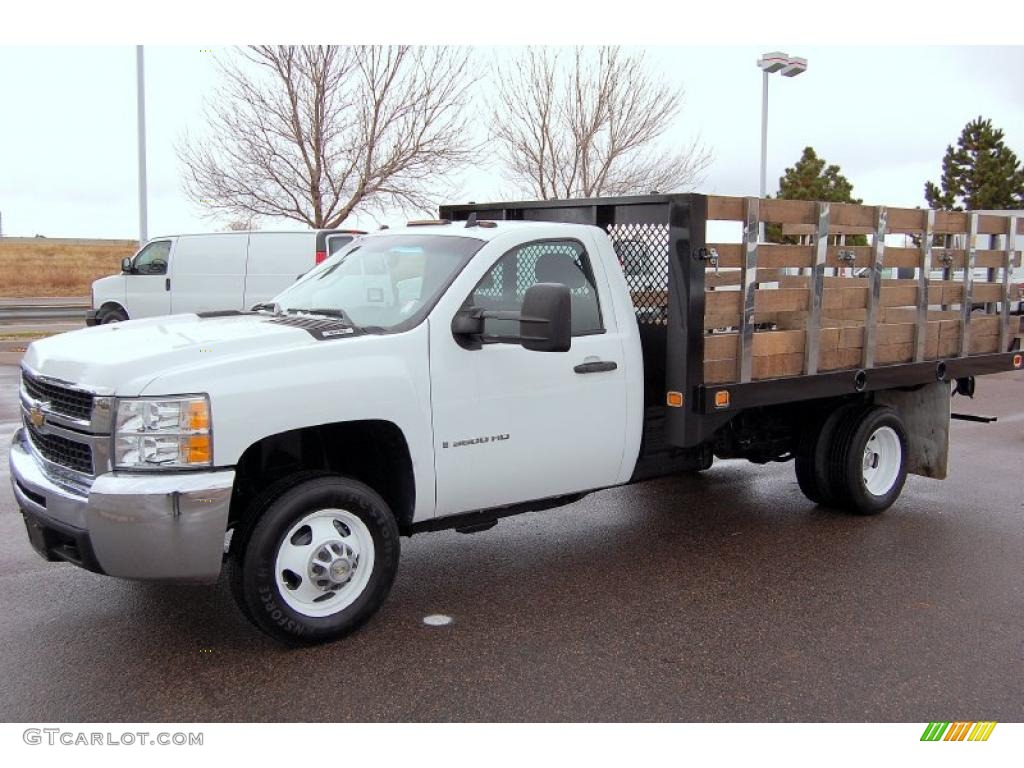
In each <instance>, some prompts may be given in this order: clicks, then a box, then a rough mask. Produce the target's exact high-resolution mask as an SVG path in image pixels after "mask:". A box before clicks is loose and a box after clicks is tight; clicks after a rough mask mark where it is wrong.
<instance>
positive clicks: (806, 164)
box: [767, 147, 867, 245]
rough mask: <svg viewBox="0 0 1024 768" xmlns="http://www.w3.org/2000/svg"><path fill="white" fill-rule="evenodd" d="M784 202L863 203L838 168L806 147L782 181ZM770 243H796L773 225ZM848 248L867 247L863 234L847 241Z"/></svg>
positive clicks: (781, 190)
mask: <svg viewBox="0 0 1024 768" xmlns="http://www.w3.org/2000/svg"><path fill="white" fill-rule="evenodd" d="M777 197H778V198H779V199H781V200H820V201H822V202H827V203H855V204H858V205H859V204H860V203H862V202H863V201H862V200H860V199H857V198H855V197H854V196H853V184H852V183H851V182H850V180H849V179H847V178H846V177H845V176H843V174H842V172H841V170H840V168H839V166H838V165H827V164H826V162H825V160H824V158H820V157H818V154H817V153H816V152H815V151H814V148H813V147H804V151H803V154H802V155H800V159H799V160H798V161H797V162H796V164H795V165H794V166H793V167H792V168H787V169H786V170H785V172H784V173H783V175H782V177H781V178H780V179H779V194H778V195H777ZM767 238H768V241H769V242H773V243H780V242H795V240H794V239H793V238H789V237H786V238H783V237H782V227H780V226H778V225H777V224H776V225H770V226H768V228H767ZM846 242H847V243H848V244H849V245H866V244H867V238H866V237H865V236H864V235H853V236H848V237H847V238H846Z"/></svg>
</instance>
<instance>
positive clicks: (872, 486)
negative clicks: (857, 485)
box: [861, 427, 903, 496]
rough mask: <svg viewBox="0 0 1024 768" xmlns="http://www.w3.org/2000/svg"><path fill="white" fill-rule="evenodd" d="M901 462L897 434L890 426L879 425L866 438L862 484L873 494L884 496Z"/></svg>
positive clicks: (894, 478)
mask: <svg viewBox="0 0 1024 768" xmlns="http://www.w3.org/2000/svg"><path fill="white" fill-rule="evenodd" d="M902 463H903V456H902V449H901V445H900V439H899V436H898V435H897V434H896V432H895V431H894V430H893V429H892V428H891V427H879V428H878V429H876V430H875V431H874V432H873V433H872V434H871V437H869V438H868V441H867V444H866V445H865V446H864V458H863V459H862V460H861V473H862V475H863V477H864V486H865V487H866V488H867V490H868V492H869V493H871V494H873V495H875V496H884V495H885V494H886V493H888V492H889V491H890V490H891V489H892V487H893V486H894V485H895V484H896V479H897V477H899V473H900V467H901V464H902Z"/></svg>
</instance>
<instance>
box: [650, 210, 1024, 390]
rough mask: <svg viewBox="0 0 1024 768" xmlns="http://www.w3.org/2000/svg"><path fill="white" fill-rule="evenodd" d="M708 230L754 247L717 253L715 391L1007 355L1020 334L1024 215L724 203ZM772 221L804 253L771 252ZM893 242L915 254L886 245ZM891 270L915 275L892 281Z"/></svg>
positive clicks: (711, 349) (707, 365) (710, 304)
mask: <svg viewBox="0 0 1024 768" xmlns="http://www.w3.org/2000/svg"><path fill="white" fill-rule="evenodd" d="M707 218H708V220H709V221H712V220H713V221H733V222H739V223H740V224H741V225H742V231H743V237H742V242H740V243H709V244H708V246H707V249H708V253H709V254H711V258H710V259H708V261H707V267H706V271H705V297H704V298H705V302H704V304H705V309H704V330H705V339H704V382H705V383H706V384H710V385H714V384H722V383H733V382H738V383H746V382H750V381H756V380H759V379H775V378H780V377H786V376H800V375H811V374H816V373H819V372H827V371H837V370H845V369H869V368H873V367H876V366H885V365H892V364H897V363H920V362H925V361H928V360H936V359H940V358H942V359H946V358H950V357H966V356H970V355H978V354H986V353H993V352H1005V351H1008V350H1009V349H1010V347H1011V344H1012V343H1013V339H1014V338H1016V337H1017V336H1018V334H1019V318H1018V317H1015V316H1013V315H1011V314H1010V311H1011V306H1010V305H1011V303H1012V302H1013V301H1015V300H1017V299H1019V298H1020V296H1019V292H1018V291H1017V290H1016V289H1015V288H1014V287H1012V286H1011V284H1010V274H1011V271H1012V269H1013V268H1014V267H1015V266H1019V265H1020V258H1021V252H1020V247H1021V244H1024V237H1022V235H1024V216H1018V215H1007V216H997V215H982V214H978V213H973V212H958V211H934V210H920V209H905V208H886V207H882V206H879V207H874V206H866V205H849V204H842V203H818V202H804V201H798V200H760V199H758V198H737V197H714V196H713V197H708V215H707ZM761 223H765V224H781V225H782V226H783V230H782V231H783V232H784V233H787V234H789V235H792V236H796V237H799V238H800V239H801V241H804V242H803V243H802V244H797V245H787V244H773V243H763V242H760V241H759V237H758V230H759V227H760V225H761ZM892 234H904V235H910V236H911V237H912V242H913V243H914V245H913V247H907V246H903V247H892V246H886V243H885V239H886V235H892ZM849 235H867V236H868V238H869V239H870V244H869V245H867V246H863V245H860V246H856V245H846V244H845V242H844V241H845V238H846V237H847V236H849ZM980 236H987V237H985V240H986V241H987V245H988V246H989V247H987V248H985V249H982V248H980V247H979V240H981V237H980ZM889 267H897V268H905V269H906V268H911V269H914V270H915V273H914V274H915V277H914V278H913V279H885V278H884V277H883V270H885V269H886V268H889ZM937 274H941V279H939V278H938V277H937V276H936V275H937ZM637 298H638V297H637V296H635V295H634V300H635V301H636V300H637ZM640 298H641V299H643V300H645V301H647V302H649V303H658V300H657V299H656V298H655V299H654V300H653V301H652V297H651V296H649V295H645V296H643V297H640ZM665 300H666V301H667V297H665Z"/></svg>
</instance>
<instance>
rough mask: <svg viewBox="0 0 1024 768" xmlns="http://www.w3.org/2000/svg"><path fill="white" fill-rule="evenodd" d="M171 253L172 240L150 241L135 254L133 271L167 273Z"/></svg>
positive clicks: (143, 273)
mask: <svg viewBox="0 0 1024 768" xmlns="http://www.w3.org/2000/svg"><path fill="white" fill-rule="evenodd" d="M170 253H171V241H170V240H157V241H156V242H154V243H150V244H149V245H147V246H146V247H145V248H143V249H142V250H141V251H139V252H138V254H137V255H136V256H135V261H133V262H132V271H133V272H134V273H135V274H137V275H166V274H167V257H168V256H169V255H170Z"/></svg>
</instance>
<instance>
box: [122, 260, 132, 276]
mask: <svg viewBox="0 0 1024 768" xmlns="http://www.w3.org/2000/svg"><path fill="white" fill-rule="evenodd" d="M121 271H122V272H124V274H126V275H130V274H131V273H132V260H131V258H130V257H128V256H125V257H124V258H123V259H121Z"/></svg>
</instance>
